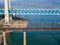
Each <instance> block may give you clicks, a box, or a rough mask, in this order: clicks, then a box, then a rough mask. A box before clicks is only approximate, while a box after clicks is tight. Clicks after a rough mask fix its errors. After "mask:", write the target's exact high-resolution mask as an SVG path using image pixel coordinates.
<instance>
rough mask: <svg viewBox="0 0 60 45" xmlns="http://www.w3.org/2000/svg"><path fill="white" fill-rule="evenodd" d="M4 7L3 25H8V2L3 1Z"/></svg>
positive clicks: (6, 0)
mask: <svg viewBox="0 0 60 45" xmlns="http://www.w3.org/2000/svg"><path fill="white" fill-rule="evenodd" d="M4 7H5V23H7V24H8V23H9V14H8V0H4Z"/></svg>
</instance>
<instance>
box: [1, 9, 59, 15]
mask: <svg viewBox="0 0 60 45" xmlns="http://www.w3.org/2000/svg"><path fill="white" fill-rule="evenodd" d="M8 12H9V14H20V15H60V9H9V10H8ZM0 14H5V13H4V9H0Z"/></svg>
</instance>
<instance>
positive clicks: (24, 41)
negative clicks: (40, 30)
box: [23, 31, 26, 45]
mask: <svg viewBox="0 0 60 45" xmlns="http://www.w3.org/2000/svg"><path fill="white" fill-rule="evenodd" d="M23 45H26V31H24V32H23Z"/></svg>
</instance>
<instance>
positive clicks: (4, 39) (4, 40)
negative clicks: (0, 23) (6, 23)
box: [3, 31, 7, 45]
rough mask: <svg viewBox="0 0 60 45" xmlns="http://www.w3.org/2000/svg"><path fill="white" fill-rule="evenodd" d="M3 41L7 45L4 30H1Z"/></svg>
mask: <svg viewBox="0 0 60 45" xmlns="http://www.w3.org/2000/svg"><path fill="white" fill-rule="evenodd" d="M3 43H4V45H7V41H6V32H5V31H4V32H3Z"/></svg>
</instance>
